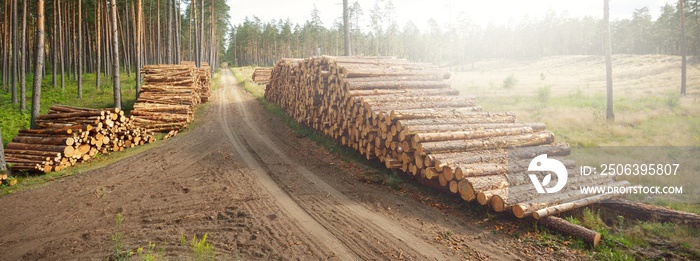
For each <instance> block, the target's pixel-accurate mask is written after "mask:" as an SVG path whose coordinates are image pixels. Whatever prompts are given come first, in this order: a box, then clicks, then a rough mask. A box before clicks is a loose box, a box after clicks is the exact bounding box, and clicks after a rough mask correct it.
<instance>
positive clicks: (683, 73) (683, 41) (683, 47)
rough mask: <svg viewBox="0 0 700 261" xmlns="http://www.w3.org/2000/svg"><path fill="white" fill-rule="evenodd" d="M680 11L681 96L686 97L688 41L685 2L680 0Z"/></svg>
mask: <svg viewBox="0 0 700 261" xmlns="http://www.w3.org/2000/svg"><path fill="white" fill-rule="evenodd" d="M678 6H679V10H678V12H679V13H680V15H681V42H680V45H681V96H685V83H686V80H685V79H686V68H685V67H686V39H685V13H684V12H685V11H684V10H683V0H678Z"/></svg>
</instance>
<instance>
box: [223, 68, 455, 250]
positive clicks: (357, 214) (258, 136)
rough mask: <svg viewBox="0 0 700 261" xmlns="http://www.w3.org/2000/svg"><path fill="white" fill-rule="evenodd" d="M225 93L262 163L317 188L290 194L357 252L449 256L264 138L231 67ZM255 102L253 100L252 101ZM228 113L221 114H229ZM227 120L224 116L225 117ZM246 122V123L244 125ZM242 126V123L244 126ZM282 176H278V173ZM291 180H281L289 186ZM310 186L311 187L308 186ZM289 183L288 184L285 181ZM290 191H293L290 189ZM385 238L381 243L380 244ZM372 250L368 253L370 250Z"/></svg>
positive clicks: (238, 129) (226, 74)
mask: <svg viewBox="0 0 700 261" xmlns="http://www.w3.org/2000/svg"><path fill="white" fill-rule="evenodd" d="M221 82H222V86H223V89H222V90H220V91H222V92H223V93H221V94H220V97H221V99H222V102H223V103H225V104H224V105H226V104H230V103H231V102H229V100H228V98H229V96H232V98H233V103H235V105H236V107H237V111H238V116H239V117H236V119H240V120H237V123H239V124H237V126H236V128H235V129H236V132H240V133H241V134H242V135H241V136H244V137H245V138H246V142H248V143H254V144H255V145H256V146H255V147H252V148H250V149H249V150H250V153H252V154H256V155H257V157H258V159H259V160H260V161H261V164H262V165H266V166H265V167H266V168H268V169H270V171H271V172H275V171H286V172H287V173H285V174H284V176H285V177H290V176H291V177H295V179H294V180H291V181H292V182H294V183H296V184H297V185H306V186H308V187H309V189H313V190H314V191H307V192H306V193H305V195H295V194H291V197H292V198H293V199H294V200H295V201H296V202H297V203H298V204H299V205H300V206H301V207H302V208H304V210H306V212H308V214H309V215H311V216H313V217H314V218H316V220H317V221H318V222H319V223H321V224H322V225H323V226H325V227H326V229H327V230H328V231H331V232H332V233H333V234H334V235H335V237H337V238H338V239H339V240H341V241H342V242H343V243H345V244H346V245H347V246H348V247H351V248H352V249H353V250H355V254H357V255H358V256H361V257H362V258H363V259H366V258H387V256H391V255H392V254H391V252H394V251H395V252H396V253H394V255H395V256H396V257H401V256H408V257H413V258H416V259H430V260H444V259H447V258H448V257H447V256H445V255H444V254H443V253H442V252H441V251H440V250H438V249H437V248H436V247H435V246H433V245H432V244H430V243H428V242H426V241H425V240H424V239H422V238H419V237H417V236H416V235H414V234H412V233H410V232H408V231H407V230H405V229H404V228H403V227H402V226H400V225H399V224H397V223H396V222H394V221H392V220H390V219H388V218H387V217H386V216H383V215H380V214H378V213H375V212H373V211H371V210H369V209H367V208H365V207H364V206H362V205H361V204H358V203H357V202H355V201H353V200H352V199H351V198H349V197H348V196H347V195H345V194H343V193H342V192H340V191H338V190H337V189H335V188H334V187H332V186H331V185H329V184H328V183H327V182H325V181H324V180H322V179H321V178H320V177H319V176H318V174H316V173H314V172H312V171H311V170H309V169H308V168H306V167H305V166H303V165H302V164H300V163H298V162H295V161H294V160H292V159H291V158H290V157H289V156H287V154H286V153H285V152H284V151H283V150H282V149H281V148H280V147H278V145H277V144H275V143H273V141H272V139H270V138H269V137H268V136H266V134H265V132H264V131H256V130H264V129H265V128H266V127H265V126H260V125H259V124H257V123H255V122H254V120H253V117H254V116H253V115H252V113H250V112H249V111H248V108H247V107H246V106H250V105H251V104H256V105H257V103H255V102H254V100H252V99H251V98H250V97H247V100H246V101H244V98H243V96H244V94H242V92H243V90H242V89H241V88H240V86H238V85H237V84H236V83H235V82H234V80H233V76H232V74H231V72H230V71H228V70H224V71H223V72H222V78H221ZM251 101H252V103H251ZM226 113H227V112H226V111H225V112H223V113H221V114H220V115H221V116H223V117H225V118H226V117H229V116H227V115H226ZM224 120H226V119H224ZM240 122H244V123H245V124H240ZM241 125H244V126H241ZM277 177H279V175H277ZM286 181H288V179H285V180H284V181H282V180H277V182H278V183H279V182H283V184H286V183H287V182H286ZM309 184H311V185H309ZM286 185H288V184H286ZM287 192H289V190H288V191H287ZM377 242H382V243H384V244H386V245H383V244H377ZM368 251H369V252H368Z"/></svg>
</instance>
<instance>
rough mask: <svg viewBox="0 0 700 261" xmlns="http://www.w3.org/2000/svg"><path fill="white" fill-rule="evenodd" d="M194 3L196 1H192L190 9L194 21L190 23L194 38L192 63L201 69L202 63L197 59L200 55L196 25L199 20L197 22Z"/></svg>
mask: <svg viewBox="0 0 700 261" xmlns="http://www.w3.org/2000/svg"><path fill="white" fill-rule="evenodd" d="M195 1H196V0H193V6H192V7H191V8H192V10H193V12H194V20H193V23H192V24H193V27H194V37H193V38H194V62H195V64H196V65H197V67H201V66H202V62H201V60H200V59H199V58H200V55H199V48H200V45H199V23H198V21H199V20H197V2H195ZM200 15H201V14H200Z"/></svg>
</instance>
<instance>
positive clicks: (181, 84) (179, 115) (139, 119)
mask: <svg viewBox="0 0 700 261" xmlns="http://www.w3.org/2000/svg"><path fill="white" fill-rule="evenodd" d="M141 72H142V73H143V79H144V85H143V86H141V91H140V92H139V97H138V99H137V100H136V104H134V109H133V110H132V111H131V120H132V121H133V122H134V124H135V125H137V126H139V127H141V128H144V129H146V130H147V131H150V132H169V131H171V130H180V129H183V128H186V127H187V126H188V125H189V124H190V123H191V122H192V120H193V119H194V108H195V106H197V105H198V104H199V103H200V102H201V96H200V92H201V88H200V85H199V84H198V82H197V81H198V70H197V68H196V67H194V65H190V64H184V65H182V64H180V65H178V64H159V65H146V66H144V67H143V68H142V69H141Z"/></svg>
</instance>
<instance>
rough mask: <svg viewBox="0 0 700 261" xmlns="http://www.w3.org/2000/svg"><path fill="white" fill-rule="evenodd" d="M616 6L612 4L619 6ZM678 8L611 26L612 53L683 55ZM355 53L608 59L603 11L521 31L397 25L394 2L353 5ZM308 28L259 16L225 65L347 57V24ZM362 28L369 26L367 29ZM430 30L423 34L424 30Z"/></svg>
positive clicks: (697, 29)
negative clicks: (654, 17) (345, 53)
mask: <svg viewBox="0 0 700 261" xmlns="http://www.w3.org/2000/svg"><path fill="white" fill-rule="evenodd" d="M614 4H615V2H613V3H611V5H614ZM684 5H685V8H684V15H685V21H686V23H685V24H686V38H687V46H688V55H697V54H698V52H700V0H684ZM678 10H679V6H678V4H675V5H671V4H666V5H665V6H663V7H662V8H661V10H660V15H659V17H658V18H656V19H653V17H652V15H651V12H650V10H649V8H648V7H641V8H638V9H636V10H635V11H634V13H633V14H632V17H631V18H629V19H622V20H615V21H611V24H610V28H611V35H612V36H611V37H612V39H611V42H612V53H613V54H668V55H679V54H680V33H679V31H680V30H679V23H680V21H679V19H680V13H679V11H678ZM349 16H350V17H349V21H350V22H349V23H350V38H351V48H352V54H355V55H388V56H398V57H404V58H408V59H409V60H412V61H426V62H433V63H437V64H440V65H443V66H449V65H458V64H459V65H463V64H465V63H469V62H473V61H477V60H480V59H484V58H519V57H541V56H553V55H603V54H604V53H603V40H604V38H603V37H604V32H605V30H604V28H605V27H604V23H603V19H602V16H603V11H602V8H601V12H600V15H599V16H596V17H590V16H588V17H569V16H568V15H567V14H566V13H555V12H553V11H550V12H548V13H547V14H546V15H544V16H543V17H531V18H527V17H526V18H524V19H522V20H521V21H520V22H518V23H517V24H511V25H499V24H496V23H490V24H488V25H486V26H480V25H478V24H477V23H476V22H474V21H472V20H470V19H469V17H467V16H466V15H465V14H464V13H461V14H459V15H458V16H457V18H456V19H454V21H453V22H452V23H451V24H438V23H437V22H436V20H435V19H432V18H429V17H417V18H416V19H415V20H414V21H410V22H408V23H406V24H404V25H399V24H398V22H397V19H396V8H395V5H394V3H393V2H392V1H391V0H383V1H382V0H377V1H376V2H375V3H374V5H372V6H361V5H360V4H359V3H358V2H357V1H355V2H354V3H350V4H349ZM309 17H310V19H309V20H307V21H306V22H304V23H303V24H297V23H293V22H292V21H290V20H281V19H280V20H274V21H261V20H260V19H259V18H257V17H256V16H254V15H252V17H251V18H246V20H245V21H244V22H243V23H241V24H238V25H234V27H233V30H232V31H231V33H230V35H229V38H230V39H231V41H229V42H228V45H229V46H228V48H227V53H226V60H230V61H233V62H234V64H236V65H271V64H273V63H274V62H275V61H277V59H278V58H280V57H309V56H312V55H342V54H343V19H342V17H338V18H337V19H336V20H335V22H334V23H333V24H330V25H326V24H323V22H322V21H321V19H320V17H319V10H318V9H315V8H314V9H313V10H311V12H310V16H309ZM363 21H368V24H369V25H368V26H365V25H364V24H365V23H364V22H363ZM422 23H426V24H427V26H425V28H427V29H423V30H421V29H420V28H421V27H419V26H418V25H419V24H422Z"/></svg>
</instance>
